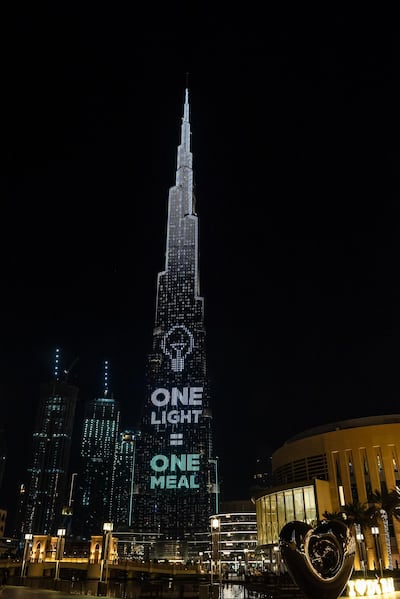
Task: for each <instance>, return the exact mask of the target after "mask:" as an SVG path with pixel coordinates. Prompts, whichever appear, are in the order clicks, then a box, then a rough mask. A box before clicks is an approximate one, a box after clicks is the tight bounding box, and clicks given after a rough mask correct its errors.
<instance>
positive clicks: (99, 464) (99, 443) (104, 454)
mask: <svg viewBox="0 0 400 599" xmlns="http://www.w3.org/2000/svg"><path fill="white" fill-rule="evenodd" d="M119 421H120V408H119V403H118V402H117V401H116V400H114V399H112V398H108V397H99V398H96V399H94V400H92V401H89V402H87V404H86V405H85V414H84V420H83V429H82V441H81V473H82V474H81V477H80V481H79V483H78V500H77V502H78V509H77V510H76V515H75V517H74V529H75V533H76V534H78V535H79V536H81V537H82V538H86V539H87V538H90V536H91V535H96V534H101V532H102V530H103V523H104V522H109V521H110V520H111V516H112V510H113V497H114V488H113V486H114V475H115V461H116V449H117V441H118V433H119Z"/></svg>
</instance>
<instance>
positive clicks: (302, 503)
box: [253, 414, 400, 574]
mask: <svg viewBox="0 0 400 599" xmlns="http://www.w3.org/2000/svg"><path fill="white" fill-rule="evenodd" d="M399 456H400V414H391V415H386V416H373V417H366V418H357V419H352V420H343V421H340V422H333V423H331V424H327V425H324V426H319V427H316V428H313V429H309V430H307V431H304V432H303V433H301V434H298V435H296V436H294V437H292V438H291V439H289V440H288V441H286V442H285V444H284V445H283V446H282V447H280V448H279V449H278V450H277V451H275V452H274V453H273V455H272V480H273V485H274V486H273V487H271V488H268V489H266V490H265V491H264V492H260V493H258V495H257V496H255V497H253V501H254V503H255V506H256V514H257V530H258V547H259V550H260V552H261V553H262V554H263V555H264V558H265V560H266V561H267V562H269V563H271V564H275V565H274V567H275V568H277V567H278V566H279V561H278V560H277V559H276V556H277V547H278V540H279V533H280V531H281V529H282V527H283V526H284V525H285V524H286V523H287V522H290V521H292V520H299V521H304V522H307V523H308V524H310V525H311V526H314V525H316V524H317V523H318V522H320V521H321V520H323V519H324V518H323V514H324V512H329V513H330V514H333V513H336V512H340V511H342V509H343V507H344V506H345V505H346V504H347V505H351V506H353V507H354V509H355V510H356V508H358V507H359V506H360V505H362V504H366V503H367V502H368V500H369V499H370V498H371V495H372V494H375V495H377V494H379V495H380V497H381V498H382V499H383V500H384V498H385V497H386V496H387V494H388V493H390V492H391V491H393V490H396V488H399V487H400V470H399V468H400V462H399ZM399 491H400V489H399ZM399 497H400V494H399ZM384 507H385V502H384V501H383V502H382V507H381V509H380V517H379V518H378V519H377V521H376V523H374V524H376V526H375V525H372V526H369V525H368V526H367V525H366V524H365V522H362V518H360V522H357V523H356V527H355V533H356V534H355V536H356V540H357V557H356V562H355V568H356V569H360V570H364V571H366V570H374V571H376V572H379V570H380V571H381V574H382V572H383V571H384V570H392V569H395V568H398V567H399V565H400V558H399V547H400V522H399V521H397V519H396V517H395V514H396V513H397V509H396V508H395V509H393V506H392V507H391V509H388V507H387V509H386V510H385V509H382V508H384ZM359 511H360V510H359ZM398 514H399V517H400V504H399V510H398ZM267 567H268V566H267Z"/></svg>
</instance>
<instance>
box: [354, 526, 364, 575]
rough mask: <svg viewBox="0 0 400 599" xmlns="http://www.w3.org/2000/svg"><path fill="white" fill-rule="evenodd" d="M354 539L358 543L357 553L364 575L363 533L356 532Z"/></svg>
mask: <svg viewBox="0 0 400 599" xmlns="http://www.w3.org/2000/svg"><path fill="white" fill-rule="evenodd" d="M356 539H357V544H358V555H359V558H360V566H361V570H362V571H363V573H364V576H366V572H365V550H364V535H363V533H362V532H357V533H356Z"/></svg>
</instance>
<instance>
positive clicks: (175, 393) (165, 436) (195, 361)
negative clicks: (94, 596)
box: [134, 90, 218, 559]
mask: <svg viewBox="0 0 400 599" xmlns="http://www.w3.org/2000/svg"><path fill="white" fill-rule="evenodd" d="M165 256H166V259H165V268H164V270H163V271H162V272H160V273H159V274H158V280H157V296H156V310H155V323H154V329H153V348H152V353H151V354H150V355H149V356H148V361H147V373H146V376H147V389H146V393H147V397H146V399H145V402H144V405H143V410H142V417H141V422H140V425H139V429H140V432H141V437H140V439H139V440H138V443H137V448H136V465H135V487H134V526H135V530H137V531H138V532H142V533H145V532H147V533H156V534H161V535H162V536H163V548H162V549H161V546H160V554H162V555H163V556H164V557H165V555H166V547H168V546H169V547H170V557H173V556H174V555H177V554H178V553H179V555H180V556H181V557H182V558H183V559H184V558H185V556H186V555H187V547H188V543H189V541H190V540H191V539H193V538H195V536H196V535H198V534H206V533H207V530H208V526H209V516H210V515H211V514H212V513H215V502H216V497H217V493H218V489H217V483H216V467H215V465H214V462H215V460H214V462H212V458H213V448H212V417H211V409H210V385H209V381H208V378H207V370H206V348H205V334H206V332H205V326H204V299H203V297H201V295H200V281H199V236H198V217H197V214H196V209H195V197H194V193H193V169H192V153H191V132H190V122H189V97H188V90H186V91H185V100H184V111H183V119H182V125H181V139H180V145H179V147H178V152H177V170H176V183H175V185H174V186H173V187H172V188H171V189H170V190H169V199H168V222H167V240H166V253H165ZM178 548H179V549H178ZM167 553H168V551H167Z"/></svg>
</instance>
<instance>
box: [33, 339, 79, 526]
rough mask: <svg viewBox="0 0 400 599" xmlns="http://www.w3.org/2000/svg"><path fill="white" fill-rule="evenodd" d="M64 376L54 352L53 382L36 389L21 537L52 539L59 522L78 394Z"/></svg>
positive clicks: (64, 372) (57, 356)
mask: <svg viewBox="0 0 400 599" xmlns="http://www.w3.org/2000/svg"><path fill="white" fill-rule="evenodd" d="M68 372H69V371H66V370H64V371H63V373H60V371H59V350H57V351H56V362H55V371H54V380H53V381H51V382H50V383H45V384H42V385H41V387H40V403H39V408H38V412H37V416H36V423H35V429H34V433H33V443H32V461H31V466H30V468H29V469H28V471H29V473H30V478H29V481H28V485H27V495H26V512H25V519H24V522H23V523H22V532H23V533H33V534H53V535H54V534H56V531H57V528H58V527H59V526H60V523H61V522H62V510H63V507H64V504H65V502H66V498H67V494H68V482H69V481H68V469H69V464H70V457H71V444H72V432H73V425H74V418H75V409H76V402H77V399H78V392H79V390H78V388H77V387H75V386H74V385H70V384H68V383H67V376H68Z"/></svg>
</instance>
